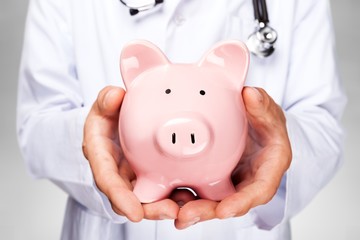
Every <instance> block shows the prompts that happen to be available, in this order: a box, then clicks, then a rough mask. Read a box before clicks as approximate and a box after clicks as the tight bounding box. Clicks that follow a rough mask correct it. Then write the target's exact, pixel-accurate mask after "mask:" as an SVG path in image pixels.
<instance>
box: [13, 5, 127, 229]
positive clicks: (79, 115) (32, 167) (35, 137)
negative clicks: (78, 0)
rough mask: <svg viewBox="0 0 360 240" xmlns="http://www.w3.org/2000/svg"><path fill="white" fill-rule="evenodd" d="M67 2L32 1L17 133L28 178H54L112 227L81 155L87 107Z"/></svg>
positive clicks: (111, 216) (110, 213)
mask: <svg viewBox="0 0 360 240" xmlns="http://www.w3.org/2000/svg"><path fill="white" fill-rule="evenodd" d="M67 4H68V1H50V0H34V1H31V2H30V5H29V12H28V17H27V24H26V31H25V41H24V48H23V55H22V63H21V67H20V74H19V86H18V108H17V133H18V140H19V145H20V148H21V151H22V154H23V157H24V159H25V162H26V165H27V168H28V170H29V172H30V174H31V175H32V176H34V177H36V178H46V179H50V180H51V181H52V182H54V183H55V184H57V185H58V186H60V187H61V188H62V189H63V190H64V191H66V192H67V193H68V194H69V195H70V196H71V197H72V198H74V199H76V200H77V201H78V202H79V203H81V204H82V205H84V206H85V207H86V208H87V209H88V211H91V212H92V213H93V214H97V215H100V216H103V217H107V218H109V219H111V220H113V221H114V222H119V223H122V222H125V221H126V219H125V218H124V217H121V216H118V215H116V214H115V213H114V212H113V211H112V209H111V206H110V204H109V201H108V200H107V198H106V197H105V196H104V195H103V194H102V193H101V192H100V191H99V190H98V189H97V188H96V185H95V184H94V181H93V177H92V173H91V170H90V167H89V164H88V161H87V160H86V159H85V158H84V156H83V153H82V137H83V127H84V122H85V119H86V116H87V114H88V112H89V107H84V106H83V105H84V104H83V97H82V90H81V84H80V82H79V80H78V79H77V74H76V66H75V56H74V51H73V50H72V48H73V46H72V34H71V18H70V12H71V11H70V9H69V7H68V6H67Z"/></svg>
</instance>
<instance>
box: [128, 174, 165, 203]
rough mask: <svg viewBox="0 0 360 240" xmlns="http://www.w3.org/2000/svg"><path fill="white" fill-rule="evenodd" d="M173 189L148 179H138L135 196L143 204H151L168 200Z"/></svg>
mask: <svg viewBox="0 0 360 240" xmlns="http://www.w3.org/2000/svg"><path fill="white" fill-rule="evenodd" d="M171 190H172V189H169V187H168V186H165V185H163V184H160V183H155V182H154V181H152V180H150V179H148V178H144V177H141V178H138V179H137V180H136V184H135V187H134V190H133V192H134V194H135V195H136V196H137V198H138V199H139V200H140V202H141V203H151V202H155V201H158V200H161V199H164V198H166V197H167V196H169V195H170V193H171Z"/></svg>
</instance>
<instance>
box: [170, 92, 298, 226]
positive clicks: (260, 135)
mask: <svg viewBox="0 0 360 240" xmlns="http://www.w3.org/2000/svg"><path fill="white" fill-rule="evenodd" d="M242 96H243V100H244V104H245V108H246V111H247V118H248V122H249V134H248V138H247V144H246V148H245V151H244V153H243V156H242V157H241V160H240V161H239V164H238V166H237V167H236V169H235V170H234V172H233V174H232V179H233V182H234V185H235V187H236V193H235V194H233V195H231V196H229V197H227V198H225V199H223V200H222V201H221V202H215V201H210V200H206V199H199V200H192V201H189V202H187V203H186V204H185V205H184V206H183V207H182V208H181V210H180V211H179V214H178V218H177V219H176V221H175V226H176V228H178V229H184V228H186V227H189V226H191V225H193V224H195V223H197V222H200V221H206V220H210V219H213V218H220V219H225V218H230V217H239V216H243V215H245V214H246V213H247V212H248V211H249V210H250V209H251V208H253V207H256V206H258V205H262V204H266V203H267V202H269V201H270V200H271V199H272V197H273V196H274V195H275V193H276V191H277V189H278V187H279V185H280V182H281V178H282V176H283V175H284V173H285V171H286V170H287V169H288V167H289V166H290V163H291V158H292V153H291V146H290V141H289V138H288V135H287V129H286V119H285V116H284V113H283V111H282V109H281V108H280V107H279V106H278V105H277V104H276V103H275V102H274V100H273V99H272V98H271V97H270V96H269V95H268V94H267V93H266V92H265V91H264V90H263V89H259V88H251V87H245V88H244V90H243V92H242ZM177 200H178V201H179V199H177Z"/></svg>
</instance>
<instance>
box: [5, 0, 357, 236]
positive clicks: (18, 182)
mask: <svg viewBox="0 0 360 240" xmlns="http://www.w3.org/2000/svg"><path fill="white" fill-rule="evenodd" d="M314 1H316V0H314ZM331 2H332V10H333V17H334V24H335V29H336V37H337V50H338V57H339V65H340V70H341V75H342V78H343V80H344V83H345V87H346V91H347V93H348V98H349V103H348V106H347V109H346V112H345V116H344V119H343V122H344V126H345V129H346V131H347V143H346V148H345V159H346V162H345V165H344V166H343V168H342V169H341V170H340V172H339V174H337V176H336V177H335V179H334V180H333V181H331V183H330V184H329V185H327V186H326V188H325V189H324V190H323V191H322V192H321V194H319V195H318V196H317V197H316V198H315V200H314V201H313V202H312V203H311V204H310V205H309V206H308V207H307V208H306V209H305V210H304V211H303V212H301V213H300V214H299V215H298V216H297V217H296V218H295V219H294V220H293V224H292V225H293V239H294V240H305V239H306V240H312V239H314V240H319V239H320V240H322V239H326V240H340V239H341V240H358V239H360V186H359V185H360V181H359V180H360V178H359V176H360V161H359V159H358V155H357V154H358V150H359V147H360V145H359V144H358V141H356V139H357V137H358V134H359V133H360V131H359V130H360V128H359V124H360V108H359V107H358V106H357V104H358V103H359V99H360V91H359V90H360V79H359V76H360V60H359V55H360V48H359V45H360V34H359V33H360V31H359V30H358V25H359V24H358V23H357V22H356V20H359V19H358V18H357V19H356V17H357V15H358V14H359V13H358V12H359V10H360V1H358V0H332V1H331ZM26 8H27V0H7V1H6V0H0V163H1V164H0V239H4V240H11V239H16V240H22V239H27V240H43V239H44V240H49V239H59V236H60V231H61V225H62V218H63V212H64V207H65V200H66V196H65V194H64V193H63V192H62V191H61V190H59V189H58V188H56V187H55V186H54V185H52V184H51V183H49V182H48V181H45V180H33V179H31V178H30V177H29V176H28V175H27V173H26V171H25V167H24V164H23V162H22V159H21V156H20V153H19V150H18V147H17V142H16V136H15V104H16V86H17V71H18V65H19V59H20V52H21V45H22V37H23V29H24V21H25V15H26Z"/></svg>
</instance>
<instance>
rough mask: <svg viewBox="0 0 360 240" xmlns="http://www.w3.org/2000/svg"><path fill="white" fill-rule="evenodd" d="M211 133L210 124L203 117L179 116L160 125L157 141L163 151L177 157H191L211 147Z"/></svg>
mask: <svg viewBox="0 0 360 240" xmlns="http://www.w3.org/2000/svg"><path fill="white" fill-rule="evenodd" d="M211 135H212V134H211V129H210V127H209V124H207V122H206V121H204V120H203V119H199V118H196V117H195V118H191V117H177V118H173V119H170V120H168V121H166V122H165V123H164V124H162V125H161V126H160V127H159V129H158V131H157V134H156V143H157V145H158V146H159V149H160V151H161V152H162V153H165V154H167V155H170V156H172V157H175V158H190V157H194V156H197V155H200V154H201V153H203V152H205V151H206V150H207V149H208V148H209V145H210V144H211V139H212V137H211Z"/></svg>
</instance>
